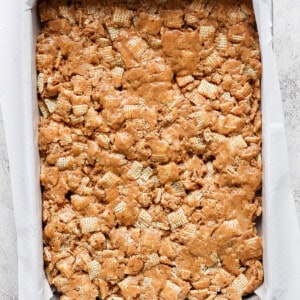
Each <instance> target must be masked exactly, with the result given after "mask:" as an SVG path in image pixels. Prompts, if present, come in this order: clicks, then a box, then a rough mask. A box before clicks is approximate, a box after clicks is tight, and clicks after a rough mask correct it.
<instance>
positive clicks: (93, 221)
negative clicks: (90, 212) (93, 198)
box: [80, 217, 100, 234]
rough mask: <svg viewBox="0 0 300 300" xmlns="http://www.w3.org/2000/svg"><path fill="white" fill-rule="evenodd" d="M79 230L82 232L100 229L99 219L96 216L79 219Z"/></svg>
mask: <svg viewBox="0 0 300 300" xmlns="http://www.w3.org/2000/svg"><path fill="white" fill-rule="evenodd" d="M80 227H81V232H82V233H83V234H85V233H90V232H95V231H99V230H100V226H99V219H98V218H97V217H91V218H82V219H80Z"/></svg>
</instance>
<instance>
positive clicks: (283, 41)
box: [0, 0, 300, 300]
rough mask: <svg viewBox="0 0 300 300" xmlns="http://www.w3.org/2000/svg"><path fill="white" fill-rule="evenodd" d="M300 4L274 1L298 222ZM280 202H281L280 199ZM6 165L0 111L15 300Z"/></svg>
mask: <svg viewBox="0 0 300 300" xmlns="http://www.w3.org/2000/svg"><path fill="white" fill-rule="evenodd" d="M299 15H300V1H299V0H284V1H281V0H274V49H275V53H276V56H277V58H278V67H279V77H280V84H281V90H282V96H283V106H284V112H285V117H286V135H287V139H288V146H289V154H290V167H291V175H292V176H291V179H292V180H291V183H292V190H293V194H294V197H295V200H296V201H295V202H296V206H297V211H298V219H299V220H300V135H299V133H300V31H299V28H300V18H299ZM282 201H284V199H282ZM12 209H13V208H12V200H11V191H10V184H9V165H8V160H7V151H6V147H5V139H4V131H3V124H2V116H1V110H0V300H10V299H17V272H16V269H17V260H16V237H15V227H14V217H13V211H12Z"/></svg>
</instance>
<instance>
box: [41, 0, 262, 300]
mask: <svg viewBox="0 0 300 300" xmlns="http://www.w3.org/2000/svg"><path fill="white" fill-rule="evenodd" d="M39 12H40V18H41V24H42V30H41V33H40V35H39V36H38V40H37V69H38V82H37V90H38V94H39V107H40V110H41V113H42V116H41V118H40V131H39V145H40V153H41V184H42V187H43V222H44V260H45V268H46V274H47V278H48V280H49V282H50V284H52V285H54V286H55V287H56V288H57V290H58V291H59V292H60V293H61V294H62V296H61V299H62V300H78V299H81V300H89V299H91V300H93V299H96V298H97V297H99V299H114V300H116V299H118V300H121V299H126V300H131V299H132V300H136V299H141V300H155V299H161V300H176V299H177V300H180V299H182V300H183V299H190V300H198V299H223V300H226V299H227V300H238V299H242V297H243V296H244V295H246V294H251V293H252V292H253V291H254V290H255V289H256V288H257V287H258V286H259V285H260V284H261V283H262V280H263V271H262V263H261V260H262V241H261V238H260V237H259V236H258V234H257V230H256V227H255V223H256V219H257V217H258V216H260V215H261V197H260V190H261V173H262V163H261V140H262V139H261V113H260V112H259V104H260V79H261V63H260V52H259V43H258V34H257V31H256V26H255V19H254V14H253V10H252V6H251V1H250V0H240V1H230V0H219V1H210V0H203V1H199V0H194V1H174V0H172V1H171V0H170V1H169V0H156V1H135V0H127V1H125V0H124V1H122V0H118V1H117V0H115V1H104V0H103V1H100V0H99V1H96V0H73V1H65V0H59V1H57V0H50V1H41V3H40V6H39Z"/></svg>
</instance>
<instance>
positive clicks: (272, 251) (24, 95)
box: [0, 0, 300, 300]
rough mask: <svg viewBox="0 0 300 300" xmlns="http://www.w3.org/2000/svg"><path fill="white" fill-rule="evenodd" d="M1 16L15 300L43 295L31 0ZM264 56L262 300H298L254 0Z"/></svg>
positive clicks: (285, 184) (269, 66)
mask: <svg viewBox="0 0 300 300" xmlns="http://www.w3.org/2000/svg"><path fill="white" fill-rule="evenodd" d="M4 2H5V5H4V6H2V7H1V10H0V17H1V18H2V20H3V24H7V25H8V24H9V26H5V28H1V29H0V30H1V31H3V32H4V33H5V34H6V35H7V37H8V38H7V41H6V43H4V44H3V45H2V46H1V47H4V48H3V49H2V53H4V57H2V58H1V61H2V63H1V64H2V65H1V68H0V80H1V82H2V83H4V84H3V85H2V86H1V89H0V99H1V105H2V112H3V119H4V126H5V131H6V140H7V148H8V156H9V162H10V174H11V186H12V194H13V202H14V212H15V220H16V227H17V237H18V286H19V290H18V293H19V300H28V299H30V300H44V299H45V300H49V299H50V298H51V296H52V293H51V290H50V288H49V285H48V283H47V281H46V280H45V275H44V269H43V257H42V223H41V197H40V184H39V155H38V144H37V132H38V131H37V130H38V117H39V113H38V109H37V99H36V68H35V43H36V36H37V33H38V31H39V25H38V18H37V13H36V7H35V6H36V1H34V0H23V1H10V0H6V1H4ZM253 4H254V8H255V15H256V20H257V25H258V30H259V34H260V45H261V51H262V62H263V78H262V113H263V165H264V172H263V221H262V235H263V245H264V272H265V280H264V284H263V285H262V286H261V287H260V288H259V289H258V290H257V291H256V293H257V295H259V297H260V298H261V299H263V300H296V299H299V284H300V233H299V228H298V223H297V218H296V212H295V206H294V201H293V197H292V194H291V191H290V187H289V170H288V164H289V162H288V154H287V146H286V140H285V134H284V121H283V113H282V106H281V96H280V89H279V81H278V76H277V67H276V61H275V57H274V53H273V50H272V3H271V0H253Z"/></svg>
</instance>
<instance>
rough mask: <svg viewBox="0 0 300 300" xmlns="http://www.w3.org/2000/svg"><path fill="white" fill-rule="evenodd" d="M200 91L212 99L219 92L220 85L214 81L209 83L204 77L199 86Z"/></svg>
mask: <svg viewBox="0 0 300 300" xmlns="http://www.w3.org/2000/svg"><path fill="white" fill-rule="evenodd" d="M198 91H199V93H200V94H201V95H203V96H205V97H208V98H210V99H215V98H216V96H217V92H218V87H217V86H216V85H214V84H212V83H209V82H208V81H206V80H205V79H203V80H202V81H201V83H200V85H199V87H198Z"/></svg>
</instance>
